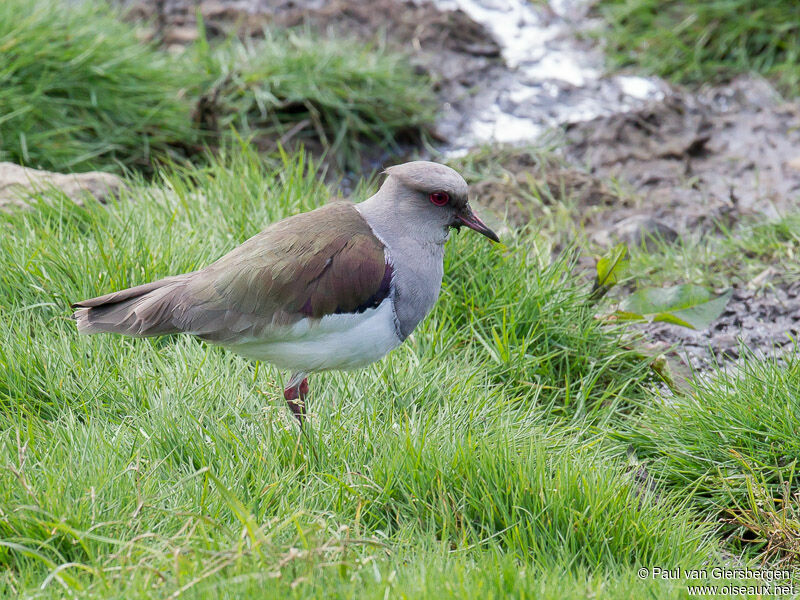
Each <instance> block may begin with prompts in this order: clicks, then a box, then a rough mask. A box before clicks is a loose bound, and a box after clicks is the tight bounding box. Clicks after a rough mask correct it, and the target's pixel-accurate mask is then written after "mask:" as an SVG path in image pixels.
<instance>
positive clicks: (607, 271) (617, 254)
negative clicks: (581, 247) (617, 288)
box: [595, 244, 630, 288]
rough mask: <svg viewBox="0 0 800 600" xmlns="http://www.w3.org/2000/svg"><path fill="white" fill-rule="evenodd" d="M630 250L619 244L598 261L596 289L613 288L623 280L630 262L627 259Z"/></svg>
mask: <svg viewBox="0 0 800 600" xmlns="http://www.w3.org/2000/svg"><path fill="white" fill-rule="evenodd" d="M627 254H628V248H627V247H626V246H625V244H617V245H616V246H614V247H613V248H612V249H611V250H610V251H609V252H608V253H607V254H606V255H605V256H601V257H600V258H599V259H598V260H597V282H596V283H595V286H596V287H608V288H610V287H613V286H614V285H616V284H617V283H618V282H619V280H620V279H621V278H622V275H623V274H624V273H625V271H626V270H627V268H628V263H629V262H630V261H629V260H628V259H627V258H626V257H627Z"/></svg>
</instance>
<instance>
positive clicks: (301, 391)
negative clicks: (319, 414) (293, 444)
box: [283, 375, 308, 429]
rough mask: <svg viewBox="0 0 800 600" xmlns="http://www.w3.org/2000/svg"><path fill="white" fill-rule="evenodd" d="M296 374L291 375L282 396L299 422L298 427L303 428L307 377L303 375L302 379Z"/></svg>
mask: <svg viewBox="0 0 800 600" xmlns="http://www.w3.org/2000/svg"><path fill="white" fill-rule="evenodd" d="M297 379H299V377H297V375H293V376H292V379H291V381H290V382H289V385H288V386H287V387H286V389H284V390H283V397H284V398H285V399H286V403H287V404H288V405H289V409H290V410H291V411H292V414H293V415H294V417H295V418H296V419H297V421H298V423H300V428H301V429H302V428H303V421H304V420H305V418H306V395H307V394H308V378H307V377H303V379H302V380H300V381H296V380H297Z"/></svg>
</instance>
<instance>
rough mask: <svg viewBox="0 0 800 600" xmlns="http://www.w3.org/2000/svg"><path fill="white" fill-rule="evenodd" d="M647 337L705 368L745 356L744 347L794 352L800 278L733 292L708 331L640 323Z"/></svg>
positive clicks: (764, 352) (759, 352)
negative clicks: (777, 284) (768, 287)
mask: <svg viewBox="0 0 800 600" xmlns="http://www.w3.org/2000/svg"><path fill="white" fill-rule="evenodd" d="M636 327H637V329H639V330H641V331H643V332H645V334H646V335H647V337H648V338H649V339H650V340H652V341H655V342H657V343H662V344H667V345H669V346H672V345H675V344H677V347H676V350H675V353H676V355H677V356H678V357H679V359H680V360H681V361H682V362H683V363H684V364H685V365H686V366H690V367H691V368H693V369H696V370H701V371H702V370H704V369H707V368H709V367H710V366H711V365H714V364H725V363H726V362H729V361H733V360H737V359H739V358H740V357H741V356H742V351H743V349H746V351H749V352H751V353H753V354H754V355H755V356H759V357H767V356H774V357H777V356H781V355H782V354H784V353H785V352H789V351H794V349H795V346H794V344H795V343H794V341H793V340H796V339H797V337H798V334H800V282H793V283H790V284H786V285H783V286H780V287H777V288H775V289H772V290H766V289H762V290H758V291H754V290H748V289H738V290H734V292H733V297H732V298H731V300H730V302H728V305H727V307H726V308H725V312H723V313H722V315H721V316H720V318H719V319H717V320H716V321H715V322H714V323H712V325H711V326H710V327H709V328H708V329H707V330H705V331H693V330H691V329H684V328H681V327H675V326H672V325H667V324H665V323H652V324H649V325H637V326H636Z"/></svg>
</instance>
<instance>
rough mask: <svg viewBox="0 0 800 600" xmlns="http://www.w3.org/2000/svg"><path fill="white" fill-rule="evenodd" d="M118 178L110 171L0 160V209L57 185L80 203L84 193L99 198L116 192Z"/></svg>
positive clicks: (22, 204) (119, 180)
mask: <svg viewBox="0 0 800 600" xmlns="http://www.w3.org/2000/svg"><path fill="white" fill-rule="evenodd" d="M124 185H125V184H124V182H123V181H122V179H120V178H119V177H117V176H116V175H112V174H111V173H103V172H100V171H90V172H88V173H69V174H64V173H52V172H50V171H40V170H38V169H31V168H28V167H22V166H20V165H17V164H14V163H9V162H2V163H0V210H5V209H7V208H8V207H12V206H20V207H26V206H28V203H27V202H26V198H30V197H31V196H32V195H35V194H36V193H38V192H40V191H43V190H46V189H48V188H49V187H55V188H58V189H59V190H60V191H62V192H63V193H64V194H66V195H67V196H68V197H69V198H70V199H71V200H73V201H74V202H75V203H77V204H80V205H82V204H83V201H84V199H85V198H86V197H87V196H94V198H96V199H97V200H99V201H100V202H105V201H106V200H108V199H109V198H111V197H113V196H116V195H117V194H119V192H120V190H121V189H122V187H123V186H124Z"/></svg>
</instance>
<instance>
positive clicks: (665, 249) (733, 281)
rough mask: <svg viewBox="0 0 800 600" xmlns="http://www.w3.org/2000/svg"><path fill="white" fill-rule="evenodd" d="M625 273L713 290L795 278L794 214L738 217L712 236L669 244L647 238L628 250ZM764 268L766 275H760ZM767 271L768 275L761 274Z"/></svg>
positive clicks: (799, 273)
mask: <svg viewBox="0 0 800 600" xmlns="http://www.w3.org/2000/svg"><path fill="white" fill-rule="evenodd" d="M629 250H630V273H631V275H632V276H633V277H634V278H636V279H637V280H641V281H645V282H647V283H648V284H650V285H671V284H676V283H686V282H690V283H696V284H701V285H710V286H711V287H714V288H718V289H719V288H726V287H730V286H732V285H733V286H737V287H742V286H745V285H748V284H749V283H751V282H752V281H754V280H755V281H756V282H759V279H758V277H759V275H762V277H764V278H765V280H764V281H762V282H760V283H758V284H757V285H759V286H760V285H764V284H767V283H785V282H793V281H797V279H798V278H799V277H800V270H798V268H797V259H798V254H799V253H800V214H799V213H788V214H786V215H784V216H782V217H781V218H779V219H777V220H770V221H767V220H743V221H741V222H739V223H737V224H736V225H734V226H733V227H731V228H720V230H719V231H717V232H715V233H713V234H704V235H702V236H699V237H697V236H692V235H691V234H689V235H687V236H685V237H683V238H681V239H680V240H678V241H677V242H674V243H658V242H655V241H654V242H653V243H652V244H651V248H650V249H645V248H637V247H633V248H630V249H629ZM765 272H766V274H765ZM766 275H769V277H766Z"/></svg>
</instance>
